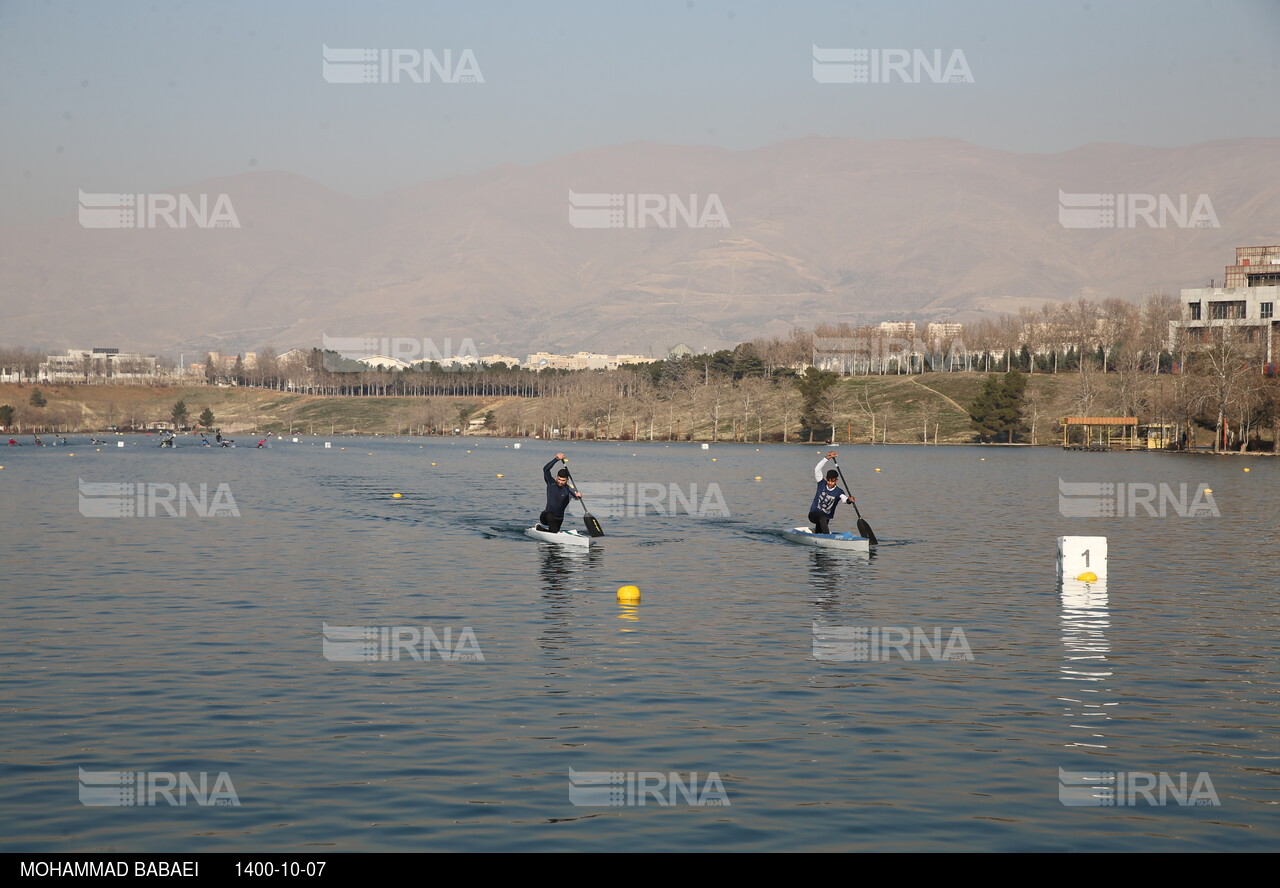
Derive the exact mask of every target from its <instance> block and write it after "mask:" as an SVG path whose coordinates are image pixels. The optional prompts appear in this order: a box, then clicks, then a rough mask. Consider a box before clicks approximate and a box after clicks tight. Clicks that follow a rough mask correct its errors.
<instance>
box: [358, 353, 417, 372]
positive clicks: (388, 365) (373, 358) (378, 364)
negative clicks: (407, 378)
mask: <svg viewBox="0 0 1280 888" xmlns="http://www.w3.org/2000/svg"><path fill="white" fill-rule="evenodd" d="M356 363H358V364H364V365H365V366H366V367H371V368H373V369H375V370H408V369H409V364H408V362H406V361H402V360H400V359H399V358H392V357H388V356H387V355H369V357H367V358H359V359H358V360H357V361H356Z"/></svg>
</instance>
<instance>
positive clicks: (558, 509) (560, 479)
mask: <svg viewBox="0 0 1280 888" xmlns="http://www.w3.org/2000/svg"><path fill="white" fill-rule="evenodd" d="M563 459H564V454H563V453H557V454H556V455H555V459H553V460H551V462H549V463H547V464H546V465H545V466H543V467H542V480H544V481H546V482H547V507H546V508H545V509H544V510H543V511H542V514H541V515H539V516H538V529H539V530H549V531H551V532H552V533H559V532H560V525H561V524H563V523H564V510H565V509H567V508H568V507H569V503H570V502H572V501H573V500H574V499H575V498H576V499H582V494H580V493H578V491H576V490H574V489H573V488H572V487H570V486H569V470H568V469H561V470H560V471H559V472H557V473H556V476H555V477H554V478H552V477H551V469H552V467H554V466H555V464H556V463H558V462H560V461H562V460H563Z"/></svg>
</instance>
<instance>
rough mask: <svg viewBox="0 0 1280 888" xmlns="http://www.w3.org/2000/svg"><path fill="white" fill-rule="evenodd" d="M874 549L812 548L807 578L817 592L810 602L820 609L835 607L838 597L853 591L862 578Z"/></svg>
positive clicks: (837, 604) (863, 581)
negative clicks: (849, 550) (867, 551)
mask: <svg viewBox="0 0 1280 888" xmlns="http://www.w3.org/2000/svg"><path fill="white" fill-rule="evenodd" d="M874 557H875V553H874V552H871V553H870V554H868V553H866V552H844V551H840V550H828V549H818V548H815V549H812V550H810V552H809V582H810V583H811V584H812V585H813V588H814V589H816V590H817V591H818V593H819V597H818V598H816V599H814V606H815V607H817V609H818V610H821V611H831V610H835V609H836V608H837V607H838V606H839V602H840V598H841V596H843V595H847V594H848V593H849V592H853V591H857V590H858V589H860V588H861V587H862V586H863V585H864V583H865V582H866V580H865V577H864V576H863V575H862V573H863V572H864V571H865V570H866V566H867V565H868V564H870V563H871V559H872V558H874Z"/></svg>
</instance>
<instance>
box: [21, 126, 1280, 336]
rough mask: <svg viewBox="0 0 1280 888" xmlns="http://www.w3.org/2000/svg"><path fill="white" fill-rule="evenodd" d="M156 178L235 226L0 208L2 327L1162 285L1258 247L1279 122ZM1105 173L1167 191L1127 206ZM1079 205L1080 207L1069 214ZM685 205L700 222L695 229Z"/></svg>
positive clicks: (542, 318) (905, 310) (60, 332)
mask: <svg viewBox="0 0 1280 888" xmlns="http://www.w3.org/2000/svg"><path fill="white" fill-rule="evenodd" d="M107 190H108V189H107V186H106V184H105V183H96V182H95V183H85V186H84V187H83V189H82V191H83V192H86V193H88V194H89V195H90V198H89V199H90V201H92V200H94V199H95V198H93V197H92V196H93V195H101V194H102V193H104V192H106V191H107ZM170 193H172V194H183V195H201V194H205V195H209V202H210V204H212V203H213V202H214V198H215V196H216V195H220V194H225V195H227V197H228V199H229V201H230V204H231V205H232V206H233V207H234V217H235V220H236V222H237V223H238V226H239V227H223V228H206V227H199V225H196V224H192V225H189V227H186V228H170V227H169V226H168V224H167V223H166V222H164V221H163V220H160V221H158V222H157V223H156V224H155V227H132V228H87V227H84V225H82V223H81V219H82V218H84V214H83V213H78V212H77V210H78V207H77V204H76V200H77V196H76V195H68V208H69V210H71V212H69V213H68V214H67V215H65V216H62V217H58V218H55V219H53V220H51V221H47V222H41V223H34V224H28V225H24V226H21V227H9V228H6V229H0V345H27V346H40V347H45V348H65V347H81V348H84V347H90V346H115V347H119V348H121V349H122V350H124V351H135V350H138V351H150V352H160V353H164V354H171V355H173V356H174V357H177V356H178V354H179V353H185V354H186V355H188V361H191V360H193V359H198V358H199V357H200V355H199V352H201V351H202V350H204V349H219V350H221V351H223V352H224V353H226V352H237V351H246V350H255V349H259V348H261V347H263V346H264V345H273V346H275V347H276V349H277V350H279V351H283V350H285V349H288V348H293V347H306V348H309V347H312V346H318V345H320V344H321V338H322V335H328V336H331V337H378V338H391V337H405V338H412V339H417V340H421V339H424V338H429V339H431V340H432V342H433V343H434V344H435V345H436V347H437V348H442V347H443V343H444V340H446V339H449V340H451V342H452V343H453V347H454V348H455V349H456V348H458V346H459V343H460V342H461V341H462V340H463V339H470V340H472V342H473V343H474V344H475V346H476V347H477V349H478V351H479V352H480V353H481V354H491V353H501V354H508V355H513V356H517V357H524V355H525V354H527V353H529V352H531V351H539V350H542V351H551V352H573V351H578V350H590V351H598V352H608V353H617V352H623V353H638V354H654V355H662V354H665V353H666V351H667V350H668V349H669V348H670V347H672V346H673V345H675V344H677V343H685V344H688V345H690V346H692V347H693V348H694V349H695V350H696V351H702V350H704V349H714V348H720V347H725V346H731V345H733V344H735V343H737V342H741V341H744V340H749V339H753V338H756V337H760V336H785V335H786V334H787V333H788V332H789V331H790V330H791V329H792V328H793V327H795V326H801V327H806V328H807V327H812V326H813V325H814V324H816V323H818V322H821V321H826V322H835V321H848V322H851V323H866V322H875V321H879V320H886V319H913V320H919V321H929V320H952V321H972V320H975V319H977V318H981V317H984V316H991V315H993V314H994V313H999V312H1013V311H1017V310H1018V309H1019V308H1021V307H1024V306H1030V307H1035V308H1039V307H1040V306H1041V305H1043V304H1044V303H1045V302H1049V301H1055V300H1074V299H1076V298H1079V297H1082V296H1083V297H1088V298H1091V299H1102V298H1106V297H1111V296H1115V297H1120V298H1122V299H1129V300H1137V299H1140V298H1142V297H1143V296H1145V295H1147V294H1148V293H1151V292H1153V291H1164V292H1168V293H1172V294H1175V295H1176V294H1177V292H1178V290H1179V289H1180V288H1182V287H1196V286H1204V285H1205V284H1206V283H1207V282H1208V281H1209V280H1210V279H1211V278H1217V279H1218V280H1219V285H1220V281H1221V276H1222V268H1223V267H1224V266H1225V265H1228V264H1231V262H1232V261H1233V255H1234V252H1233V250H1234V248H1235V247H1236V246H1245V245H1257V244H1265V243H1280V140H1277V139H1233V140H1228V141H1216V142H1207V143H1202V144H1196V145H1190V146H1187V147H1181V148H1150V147H1140V146H1134V145H1118V144H1091V145H1085V146H1082V147H1079V148H1076V149H1073V150H1070V151H1066V152H1062V153H1059V154H1052V155H1041V154H1014V153H1009V152H1005V151H998V150H994V149H990V148H984V147H979V146H976V145H973V144H969V143H965V142H959V141H953V140H946V139H920V140H908V141H880V142H863V141H858V140H854V139H836V138H825V137H817V136H810V137H807V138H803V139H798V140H794V141H788V142H781V143H778V144H774V145H770V146H767V147H763V148H759V149H754V150H747V151H731V150H725V149H720V148H714V147H707V146H672V145H658V144H650V143H634V144H627V145H620V146H613V147H606V148H598V149H592V150H589V151H583V152H580V153H577V154H573V155H570V156H566V157H561V158H558V159H555V160H552V161H548V162H546V163H541V164H537V165H534V166H515V165H506V166H501V167H498V168H495V169H491V170H488V171H486V172H484V173H480V174H475V175H469V176H459V177H455V178H447V179H442V180H438V181H428V182H424V183H422V184H418V185H412V186H408V187H405V188H401V189H398V190H395V191H391V192H388V193H384V194H381V195H378V196H375V197H372V198H367V199H358V198H354V197H350V196H345V195H342V194H338V193H336V192H334V191H332V190H330V189H328V188H326V187H324V186H323V185H321V184H319V183H317V182H314V181H312V180H310V179H307V178H304V177H302V176H298V175H294V174H291V173H286V172H253V173H246V174H243V175H237V176H232V177H228V178H222V179H212V180H208V181H204V182H197V183H191V184H187V185H182V186H176V187H173V188H171V189H170ZM1107 195H1110V196H1111V197H1110V198H1108V197H1107ZM1116 195H1119V197H1118V198H1117V197H1116ZM1127 195H1137V196H1138V197H1137V205H1138V206H1139V207H1141V206H1143V205H1145V203H1144V202H1145V201H1146V200H1147V198H1146V197H1144V196H1145V195H1150V196H1151V197H1152V200H1153V201H1154V202H1156V203H1157V205H1158V203H1159V199H1160V196H1161V195H1164V196H1165V207H1166V209H1169V208H1170V207H1173V208H1174V212H1167V213H1166V214H1165V218H1164V224H1163V227H1152V226H1151V225H1150V224H1149V222H1148V221H1147V219H1146V218H1143V217H1139V218H1137V219H1136V220H1131V219H1130V218H1128V216H1131V215H1132V213H1129V214H1128V215H1126V214H1125V212H1124V208H1125V207H1126V206H1127V207H1129V209H1130V210H1132V208H1133V206H1134V200H1135V198H1132V197H1126V196H1127ZM1183 195H1186V207H1187V210H1186V211H1181V212H1180V211H1178V206H1179V203H1180V201H1181V200H1182V196H1183ZM1202 195H1203V196H1204V197H1203V198H1202V197H1201V196H1202ZM1206 199H1207V201H1208V202H1209V204H1210V205H1211V214H1212V220H1210V221H1206V220H1207V218H1208V217H1207V216H1206V214H1205V212H1204V208H1205V200H1206ZM1117 203H1118V205H1119V206H1120V208H1121V211H1120V213H1119V214H1118V215H1116V216H1109V215H1108V210H1109V208H1111V207H1113V205H1115V204H1117ZM1197 203H1199V204H1200V210H1201V212H1200V213H1199V216H1198V218H1197V219H1195V220H1192V219H1189V218H1188V217H1189V216H1191V215H1193V214H1192V213H1191V212H1190V211H1191V209H1192V208H1193V207H1194V206H1195V205H1196V204H1197ZM80 205H81V206H83V205H84V201H83V200H82V201H81V204H80ZM646 206H648V207H651V208H653V207H656V210H655V212H653V213H650V214H648V215H645V214H643V213H641V212H640V209H642V208H643V207H646ZM1082 207H1083V208H1084V212H1083V215H1081V214H1080V212H1078V211H1079V210H1080V209H1081V208H1082ZM1095 208H1096V209H1095ZM681 210H684V211H685V212H681ZM717 211H720V212H717ZM1072 211H1077V212H1075V213H1074V215H1073V212H1072ZM1082 218H1083V219H1084V220H1085V221H1084V223H1083V224H1085V225H1094V224H1096V225H1097V226H1100V227H1067V226H1068V225H1076V226H1078V225H1080V224H1081V223H1080V219H1082ZM1152 218H1153V219H1154V221H1156V222H1157V223H1159V222H1160V219H1159V216H1158V214H1153V216H1152ZM1115 219H1119V220H1120V221H1119V222H1118V223H1117V222H1116V221H1114V220H1115ZM658 220H661V224H660V223H659V221H658ZM708 220H710V221H711V222H712V223H715V222H720V223H721V224H720V225H719V226H718V227H711V226H708V227H697V226H698V223H699V222H700V221H708ZM1072 220H1074V221H1072ZM1091 220H1092V221H1091ZM671 223H674V224H671ZM1064 223H1065V224H1064ZM1211 223H1216V224H1211ZM1184 225H1185V226H1186V227H1184ZM584 226H604V227H584ZM609 226H612V227H609Z"/></svg>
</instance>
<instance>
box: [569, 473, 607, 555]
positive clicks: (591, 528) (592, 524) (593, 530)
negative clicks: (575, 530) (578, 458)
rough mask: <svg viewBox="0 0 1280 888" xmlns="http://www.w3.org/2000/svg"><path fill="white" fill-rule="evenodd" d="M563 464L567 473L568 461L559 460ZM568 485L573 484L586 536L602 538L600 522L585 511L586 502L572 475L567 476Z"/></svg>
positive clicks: (602, 531) (602, 530)
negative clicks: (580, 505) (580, 504)
mask: <svg viewBox="0 0 1280 888" xmlns="http://www.w3.org/2000/svg"><path fill="white" fill-rule="evenodd" d="M561 462H563V463H564V470H565V471H566V472H568V471H569V460H567V459H566V460H561ZM569 483H570V484H573V489H574V492H575V493H577V494H578V500H579V501H580V502H581V503H582V523H583V524H585V525H586V526H587V536H593V537H602V536H604V529H603V528H601V527H600V522H599V521H597V520H596V517H595V516H594V515H592V514H591V513H590V512H588V511H587V501H586V500H585V499H583V497H582V491H580V490H578V485H577V484H574V483H573V474H572V473H570V475H569Z"/></svg>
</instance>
